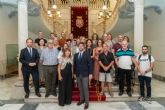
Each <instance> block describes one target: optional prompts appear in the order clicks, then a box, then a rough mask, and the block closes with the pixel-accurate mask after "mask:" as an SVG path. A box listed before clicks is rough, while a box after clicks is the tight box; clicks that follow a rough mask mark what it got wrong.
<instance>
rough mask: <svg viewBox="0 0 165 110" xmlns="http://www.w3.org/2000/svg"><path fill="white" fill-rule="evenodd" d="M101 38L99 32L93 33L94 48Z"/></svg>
mask: <svg viewBox="0 0 165 110" xmlns="http://www.w3.org/2000/svg"><path fill="white" fill-rule="evenodd" d="M98 40H99V36H98V34H97V33H93V35H92V45H93V48H96V47H97V41H98Z"/></svg>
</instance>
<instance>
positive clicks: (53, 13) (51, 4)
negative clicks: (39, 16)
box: [47, 0, 61, 34]
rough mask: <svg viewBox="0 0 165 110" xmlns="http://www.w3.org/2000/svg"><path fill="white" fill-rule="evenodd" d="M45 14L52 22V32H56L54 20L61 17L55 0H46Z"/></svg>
mask: <svg viewBox="0 0 165 110" xmlns="http://www.w3.org/2000/svg"><path fill="white" fill-rule="evenodd" d="M47 15H48V17H49V19H51V20H52V22H53V33H54V34H55V33H56V27H55V25H56V21H57V19H58V18H61V12H60V11H59V10H58V8H57V5H56V4H55V0H48V8H47Z"/></svg>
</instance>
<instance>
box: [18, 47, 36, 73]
mask: <svg viewBox="0 0 165 110" xmlns="http://www.w3.org/2000/svg"><path fill="white" fill-rule="evenodd" d="M19 61H20V62H21V63H22V68H21V69H22V72H23V73H27V72H28V71H31V70H35V71H38V62H39V53H38V51H37V49H35V48H32V56H31V55H30V53H29V51H28V49H27V48H24V49H22V50H21V53H20V57H19ZM29 63H36V64H37V65H36V66H34V67H30V66H29Z"/></svg>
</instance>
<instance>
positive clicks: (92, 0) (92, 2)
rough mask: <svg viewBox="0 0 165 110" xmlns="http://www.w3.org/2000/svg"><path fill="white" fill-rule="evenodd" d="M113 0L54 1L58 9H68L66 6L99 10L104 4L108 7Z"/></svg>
mask: <svg viewBox="0 0 165 110" xmlns="http://www.w3.org/2000/svg"><path fill="white" fill-rule="evenodd" d="M112 1H113V0H110V1H109V0H107V2H105V1H104V0H56V5H57V6H58V7H62V8H65V7H68V6H88V7H89V8H92V9H100V8H102V6H103V5H104V4H106V5H107V7H108V8H109V7H110V2H112Z"/></svg>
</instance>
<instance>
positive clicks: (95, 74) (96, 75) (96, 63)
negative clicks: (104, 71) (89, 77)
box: [93, 39, 103, 85]
mask: <svg viewBox="0 0 165 110" xmlns="http://www.w3.org/2000/svg"><path fill="white" fill-rule="evenodd" d="M102 52H103V41H102V40H101V39H99V40H98V42H97V47H96V48H95V49H93V59H94V67H93V78H94V80H95V82H96V85H97V84H98V82H99V69H100V66H99V61H98V59H99V55H100V53H102Z"/></svg>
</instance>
